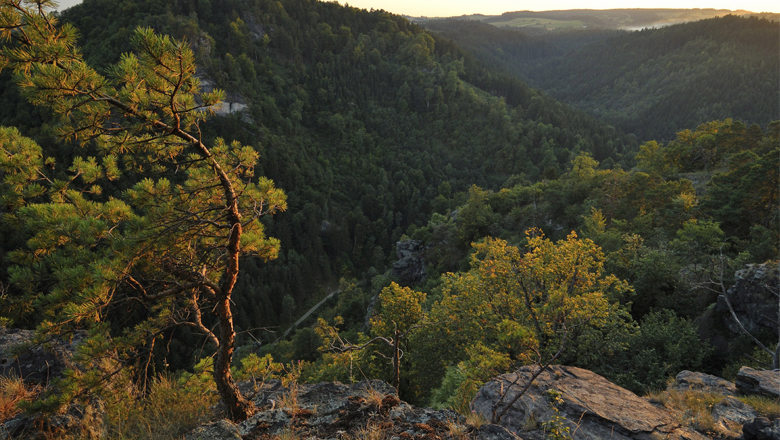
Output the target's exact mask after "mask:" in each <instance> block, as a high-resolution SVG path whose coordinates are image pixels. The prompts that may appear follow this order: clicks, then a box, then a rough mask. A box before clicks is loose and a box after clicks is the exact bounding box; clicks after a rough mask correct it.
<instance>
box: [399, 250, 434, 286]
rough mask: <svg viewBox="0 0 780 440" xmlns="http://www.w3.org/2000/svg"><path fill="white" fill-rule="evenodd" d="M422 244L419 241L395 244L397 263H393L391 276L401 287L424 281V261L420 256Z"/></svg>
mask: <svg viewBox="0 0 780 440" xmlns="http://www.w3.org/2000/svg"><path fill="white" fill-rule="evenodd" d="M422 251H423V243H422V242H421V241H419V240H405V241H399V242H398V243H396V244H395V254H396V256H398V261H396V262H395V263H393V276H396V277H398V279H399V281H400V282H401V284H403V285H409V284H412V283H416V282H419V281H422V280H424V279H425V276H426V273H425V261H423V258H422V256H421V255H420V254H421V253H422Z"/></svg>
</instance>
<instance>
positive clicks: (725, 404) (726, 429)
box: [712, 396, 759, 437]
mask: <svg viewBox="0 0 780 440" xmlns="http://www.w3.org/2000/svg"><path fill="white" fill-rule="evenodd" d="M758 415H759V414H758V411H756V410H755V409H754V408H753V407H751V406H749V405H746V404H745V403H743V402H742V401H741V400H739V399H736V398H734V397H731V396H728V397H726V398H725V399H723V400H721V401H720V402H718V403H716V404H715V405H714V406H713V407H712V419H713V421H715V423H716V424H718V425H719V426H720V429H721V431H722V432H723V433H729V435H730V436H731V437H739V435H740V432H741V431H742V428H743V425H744V424H745V423H749V422H752V421H753V419H755V418H756V417H758Z"/></svg>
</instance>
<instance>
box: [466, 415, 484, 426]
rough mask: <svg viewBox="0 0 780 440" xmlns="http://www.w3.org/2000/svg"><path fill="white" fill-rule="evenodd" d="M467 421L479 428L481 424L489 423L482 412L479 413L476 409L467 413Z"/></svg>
mask: <svg viewBox="0 0 780 440" xmlns="http://www.w3.org/2000/svg"><path fill="white" fill-rule="evenodd" d="M466 423H467V424H468V425H471V426H473V427H475V428H477V429H479V427H480V426H482V425H484V424H485V423H487V419H486V418H485V416H483V415H482V414H479V413H477V412H476V411H471V412H469V413H466Z"/></svg>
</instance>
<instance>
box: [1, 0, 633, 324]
mask: <svg viewBox="0 0 780 440" xmlns="http://www.w3.org/2000/svg"><path fill="white" fill-rule="evenodd" d="M281 5H282V7H280V4H279V3H275V2H235V3H220V4H219V5H217V4H216V3H215V4H213V5H212V4H211V3H209V2H197V3H194V2H180V3H178V4H177V3H170V2H162V1H158V2H155V1H142V2H112V1H87V2H85V3H84V4H83V5H81V6H78V7H75V8H72V9H69V10H68V11H66V13H64V14H63V16H62V19H63V21H66V22H69V23H72V24H73V25H74V26H76V28H78V29H80V30H81V34H82V37H81V38H82V41H81V44H82V46H83V48H84V53H85V56H86V59H87V60H88V61H89V62H90V64H92V65H95V66H98V67H100V66H103V67H105V66H107V65H109V64H111V63H114V62H116V61H117V60H118V57H119V54H121V53H122V52H126V51H129V50H130V37H131V34H132V31H133V29H134V28H135V27H136V26H139V25H142V26H151V27H152V28H154V29H156V30H157V31H158V32H160V33H164V34H170V35H172V36H174V37H177V38H186V39H187V40H188V41H190V42H192V43H193V46H194V49H195V53H196V55H197V56H198V60H197V61H198V64H199V66H200V68H201V69H202V71H203V75H204V77H205V78H209V79H211V80H212V81H213V82H214V83H216V84H217V85H218V86H219V87H221V88H223V89H225V90H227V91H228V93H229V95H230V98H229V100H230V99H240V100H241V101H242V102H246V103H247V104H248V105H249V107H248V111H247V112H246V113H243V114H236V115H231V116H227V117H221V118H215V119H214V120H212V121H211V123H210V124H208V125H207V126H205V127H204V130H205V133H204V134H205V135H207V136H210V137H214V136H222V137H226V138H231V139H236V140H239V141H242V142H243V143H244V144H247V145H252V146H254V147H256V148H257V149H258V151H259V152H260V163H259V167H258V168H259V170H258V171H259V173H260V174H264V175H266V176H267V177H269V178H271V179H273V180H274V181H275V182H276V184H277V186H279V187H280V188H283V189H284V190H285V191H286V193H287V195H288V204H289V209H288V212H287V213H282V214H280V215H278V216H276V217H274V218H273V220H268V224H267V225H266V227H267V232H268V235H270V236H273V237H277V238H278V239H280V240H281V242H282V251H281V253H280V257H279V259H278V260H276V261H275V262H272V263H269V264H259V265H256V263H255V262H254V261H248V262H247V263H246V265H245V268H246V269H245V271H244V272H243V274H242V278H241V279H240V280H239V289H240V290H241V291H242V292H245V294H242V295H239V298H243V299H239V301H247V302H246V303H243V302H241V303H240V305H241V307H240V312H239V315H238V317H237V320H238V323H239V325H240V326H241V327H242V328H252V327H254V326H256V324H257V323H262V325H263V326H264V327H275V326H278V325H286V324H289V322H288V321H289V317H290V316H292V314H293V313H294V312H293V308H295V310H296V311H297V312H302V311H303V310H304V308H305V306H306V305H307V304H314V303H315V302H316V297H317V295H320V294H324V293H325V292H327V291H328V290H329V289H335V288H336V287H337V284H338V279H339V278H340V277H353V278H364V277H367V278H366V279H370V278H371V277H373V276H374V275H377V274H379V273H381V272H384V270H385V269H387V267H388V265H389V263H390V262H391V261H392V260H393V257H394V252H393V249H394V244H395V242H396V241H397V240H398V239H399V238H400V237H401V235H402V234H403V233H404V232H405V231H406V229H407V228H408V227H409V226H411V225H413V224H416V225H417V226H422V225H424V224H425V223H426V222H427V216H428V214H429V213H430V212H431V209H432V208H431V203H432V202H433V200H434V199H436V197H438V196H440V195H442V196H444V197H451V196H452V195H453V194H455V193H463V192H464V191H466V190H467V189H468V187H469V186H470V185H472V184H478V185H481V186H484V187H486V188H493V189H497V188H499V187H500V186H501V185H502V184H503V183H504V182H505V181H506V180H507V179H509V178H510V177H511V176H513V175H521V174H523V175H525V176H528V178H531V179H537V178H539V177H540V176H542V175H547V176H556V175H558V174H560V173H561V172H563V170H565V169H566V168H567V167H568V166H569V165H568V164H569V162H570V161H571V159H572V158H573V157H575V156H576V155H577V154H579V153H580V152H582V151H587V152H590V153H591V154H593V156H594V157H596V158H598V159H599V160H606V161H607V162H608V163H620V162H621V161H622V163H624V164H628V163H630V160H631V154H632V152H633V151H634V150H635V149H636V145H637V143H636V140H635V139H634V138H633V137H631V136H628V135H625V134H621V133H619V132H616V131H615V130H614V129H613V128H611V127H609V126H608V125H606V124H604V123H602V122H599V121H597V120H595V119H593V118H591V117H589V116H587V115H586V114H585V113H583V112H580V111H577V110H574V109H572V108H569V107H566V106H564V105H561V104H560V103H558V102H556V101H554V100H553V99H551V98H549V97H547V96H545V95H543V94H540V93H539V92H536V91H534V90H533V89H531V88H530V87H529V86H527V85H526V84H524V83H523V82H521V81H519V80H517V79H514V78H512V77H511V76H509V75H506V74H502V73H496V72H495V71H491V70H488V69H486V68H484V67H482V66H481V65H479V64H478V63H476V62H475V61H473V60H471V59H469V58H468V56H467V55H466V54H465V53H464V52H462V51H461V50H460V49H458V48H457V47H455V46H453V45H452V44H450V43H448V42H447V41H439V40H436V39H435V36H433V35H431V34H429V33H427V32H425V31H424V30H422V29H420V28H419V27H417V26H415V25H412V24H410V23H409V22H408V21H406V20H405V19H403V18H400V17H396V16H392V15H389V14H386V13H383V12H373V13H369V12H366V11H360V10H358V9H354V8H343V7H340V6H338V5H335V4H328V3H321V2H314V1H311V2H309V1H290V2H284V3H282V4H281ZM2 99H3V101H4V105H3V106H2V108H3V111H4V112H5V114H4V115H3V119H2V122H1V123H2V124H3V125H8V126H16V127H19V128H20V129H22V131H23V132H24V133H25V134H37V133H39V132H40V133H41V138H42V139H37V140H38V141H39V142H41V143H42V144H43V145H44V146H46V145H48V146H49V148H51V151H52V152H54V151H56V153H53V154H55V155H59V157H62V156H63V155H65V154H67V153H66V152H65V150H64V149H63V148H61V147H60V146H59V143H58V142H57V141H55V140H54V139H52V138H48V139H47V138H46V131H45V130H44V131H41V130H40V128H39V126H41V125H42V123H43V121H44V119H43V117H42V116H37V117H36V115H37V114H38V112H39V111H40V110H39V109H37V108H33V107H31V106H29V105H28V104H26V103H25V102H24V101H23V100H21V99H20V98H19V95H18V92H17V91H16V88H15V87H13V86H11V85H10V84H9V86H8V87H5V88H3V98H2ZM15 245H16V244H11V243H8V244H7V245H4V246H15ZM372 268H373V269H372ZM286 297H289V298H288V299H285V298H286ZM249 298H252V300H249ZM258 298H259V300H258ZM283 308H284V310H283ZM284 317H287V318H284ZM285 319H286V320H285Z"/></svg>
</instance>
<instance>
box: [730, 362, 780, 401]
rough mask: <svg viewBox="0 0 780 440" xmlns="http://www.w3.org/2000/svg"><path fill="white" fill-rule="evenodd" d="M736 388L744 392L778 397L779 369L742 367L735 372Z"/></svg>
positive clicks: (779, 389)
mask: <svg viewBox="0 0 780 440" xmlns="http://www.w3.org/2000/svg"><path fill="white" fill-rule="evenodd" d="M736 385H737V388H738V389H739V390H740V391H741V392H743V393H745V394H760V395H762V396H767V397H771V398H773V399H778V398H780V370H773V371H759V370H754V369H752V368H750V367H742V368H740V369H739V373H737V382H736Z"/></svg>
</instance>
